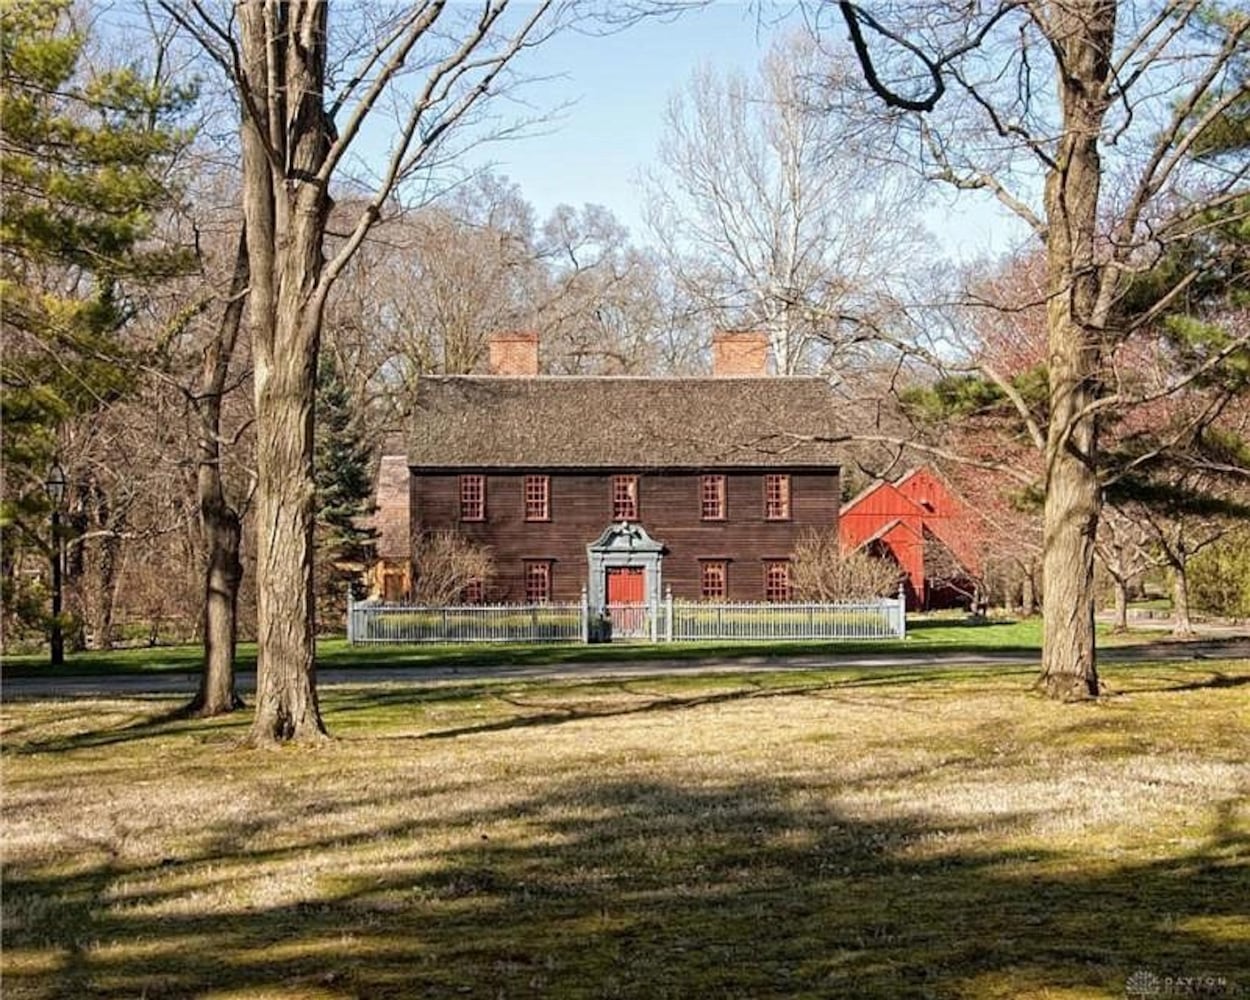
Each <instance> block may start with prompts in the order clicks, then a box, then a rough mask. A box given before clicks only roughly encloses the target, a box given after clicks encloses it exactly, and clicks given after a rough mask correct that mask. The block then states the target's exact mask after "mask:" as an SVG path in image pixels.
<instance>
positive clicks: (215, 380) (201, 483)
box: [187, 230, 248, 716]
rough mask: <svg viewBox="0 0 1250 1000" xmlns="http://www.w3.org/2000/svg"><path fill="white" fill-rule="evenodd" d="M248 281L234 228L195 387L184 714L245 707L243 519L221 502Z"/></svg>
mask: <svg viewBox="0 0 1250 1000" xmlns="http://www.w3.org/2000/svg"><path fill="white" fill-rule="evenodd" d="M247 282H248V256H247V232H246V230H244V232H242V233H240V234H239V245H238V249H237V250H236V252H235V264H234V274H233V276H232V277H231V279H230V296H229V299H228V301H227V302H226V308H225V311H224V312H223V313H222V318H221V322H220V324H219V325H218V327H217V334H216V336H215V337H214V338H213V339H212V341H210V343H209V344H208V346H207V347H206V348H205V350H204V359H203V364H202V366H201V369H200V386H199V392H198V393H197V394H196V406H197V407H198V409H199V417H200V439H199V444H198V450H199V467H198V470H197V472H196V495H197V497H198V500H199V508H200V531H201V534H202V537H203V540H204V550H205V571H204V609H203V616H202V618H203V630H204V663H203V667H202V669H201V671H200V687H199V690H198V691H197V692H196V695H195V697H194V698H193V699H192V700H191V703H190V704H189V705H188V706H187V713H188V714H191V715H199V716H212V715H224V714H226V713H227V712H232V711H234V710H235V709H236V708H241V707H242V706H243V699H241V698H240V697H239V696H238V693H237V692H236V691H235V686H234V662H235V650H236V646H237V643H238V634H239V625H238V614H239V585H240V583H241V582H242V580H243V561H242V560H241V559H240V558H239V549H240V547H241V545H242V538H243V525H242V521H241V519H240V517H239V513H238V511H236V510H235V509H234V508H233V507H231V506H230V504H229V503H227V501H226V493H225V485H224V483H223V481H222V475H221V406H222V394H223V393H224V392H225V388H226V379H227V376H228V375H229V371H230V359H231V357H232V356H233V354H234V346H235V343H236V342H237V341H238V336H239V327H240V325H241V322H242V318H243V302H244V295H245V293H246V290H247Z"/></svg>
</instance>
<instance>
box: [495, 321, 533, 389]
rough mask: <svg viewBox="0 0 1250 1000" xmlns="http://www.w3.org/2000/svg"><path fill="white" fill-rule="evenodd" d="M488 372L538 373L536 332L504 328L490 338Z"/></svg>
mask: <svg viewBox="0 0 1250 1000" xmlns="http://www.w3.org/2000/svg"><path fill="white" fill-rule="evenodd" d="M490 373H491V374H492V375H514V376H522V377H523V376H527V375H537V374H538V334H537V333H535V332H534V331H532V330H504V331H502V332H500V333H496V334H493V335H492V336H491V338H490Z"/></svg>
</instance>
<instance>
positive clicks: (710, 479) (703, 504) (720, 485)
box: [699, 476, 725, 521]
mask: <svg viewBox="0 0 1250 1000" xmlns="http://www.w3.org/2000/svg"><path fill="white" fill-rule="evenodd" d="M699 516H700V517H702V518H703V520H705V521H723V520H724V519H725V477H724V476H700V477H699Z"/></svg>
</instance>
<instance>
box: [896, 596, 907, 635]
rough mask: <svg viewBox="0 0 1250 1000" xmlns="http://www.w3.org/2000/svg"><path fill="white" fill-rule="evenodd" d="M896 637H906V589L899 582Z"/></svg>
mask: <svg viewBox="0 0 1250 1000" xmlns="http://www.w3.org/2000/svg"><path fill="white" fill-rule="evenodd" d="M898 637H899V638H900V639H906V638H907V591H906V589H905V588H904V587H903V585H902V584H901V583H900V584H899V585H898Z"/></svg>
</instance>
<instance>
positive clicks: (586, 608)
mask: <svg viewBox="0 0 1250 1000" xmlns="http://www.w3.org/2000/svg"><path fill="white" fill-rule="evenodd" d="M581 615H582V642H586V643H588V642H590V595H589V594H587V593H586V588H585V587H583V588H582V606H581Z"/></svg>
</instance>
